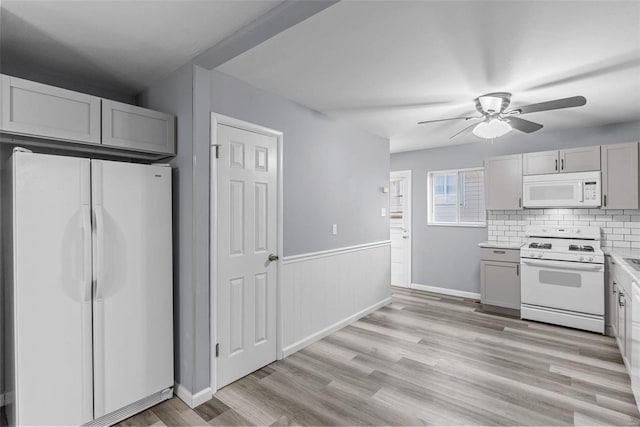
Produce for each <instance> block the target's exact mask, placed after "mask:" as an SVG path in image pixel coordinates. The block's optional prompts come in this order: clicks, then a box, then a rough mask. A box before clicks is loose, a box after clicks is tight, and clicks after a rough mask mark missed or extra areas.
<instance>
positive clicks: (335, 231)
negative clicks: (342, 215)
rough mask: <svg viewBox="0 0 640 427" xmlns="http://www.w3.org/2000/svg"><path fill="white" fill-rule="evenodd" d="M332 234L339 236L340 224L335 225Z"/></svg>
mask: <svg viewBox="0 0 640 427" xmlns="http://www.w3.org/2000/svg"><path fill="white" fill-rule="evenodd" d="M331 234H333V235H334V236H335V235H337V234H338V224H333V226H332V227H331Z"/></svg>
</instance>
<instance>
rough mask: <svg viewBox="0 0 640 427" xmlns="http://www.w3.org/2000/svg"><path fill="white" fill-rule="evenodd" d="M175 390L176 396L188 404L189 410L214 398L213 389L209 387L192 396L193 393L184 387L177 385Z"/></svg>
mask: <svg viewBox="0 0 640 427" xmlns="http://www.w3.org/2000/svg"><path fill="white" fill-rule="evenodd" d="M173 390H174V393H175V394H176V396H178V397H179V398H180V400H182V401H183V402H184V403H186V404H187V406H189V408H195V407H196V406H200V405H202V404H203V403H204V402H206V401H207V400H209V399H211V398H212V397H213V390H211V387H207V388H205V389H204V390H201V391H199V392H197V393H196V394H191V392H190V391H189V390H187V389H186V388H185V387H184V386H183V385H181V384H178V383H175V386H174V387H173Z"/></svg>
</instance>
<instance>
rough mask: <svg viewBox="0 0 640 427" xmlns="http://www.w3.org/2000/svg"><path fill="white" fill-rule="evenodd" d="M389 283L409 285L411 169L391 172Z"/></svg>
mask: <svg viewBox="0 0 640 427" xmlns="http://www.w3.org/2000/svg"><path fill="white" fill-rule="evenodd" d="M389 189H390V190H389V197H390V211H389V224H390V226H391V232H390V235H391V284H392V285H394V286H404V287H407V288H408V287H410V286H411V171H410V170H409V171H396V172H391V183H390V187H389Z"/></svg>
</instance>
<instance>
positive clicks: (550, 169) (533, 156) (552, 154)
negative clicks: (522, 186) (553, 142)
mask: <svg viewBox="0 0 640 427" xmlns="http://www.w3.org/2000/svg"><path fill="white" fill-rule="evenodd" d="M558 160H559V159H558V150H553V151H540V152H538V153H524V154H523V161H522V162H523V175H541V174H545V173H556V172H558V171H559V170H560V166H559V164H558V163H559V162H558Z"/></svg>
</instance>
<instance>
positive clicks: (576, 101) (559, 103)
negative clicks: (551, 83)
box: [509, 96, 587, 114]
mask: <svg viewBox="0 0 640 427" xmlns="http://www.w3.org/2000/svg"><path fill="white" fill-rule="evenodd" d="M586 103H587V99H586V98H585V97H584V96H572V97H570V98H562V99H555V100H553V101H547V102H540V103H538V104H529V105H523V106H522V107H516V108H514V109H513V110H510V111H509V112H511V111H519V112H520V114H528V113H535V112H536V111H549V110H560V109H562V108H572V107H581V106H583V105H585V104H586Z"/></svg>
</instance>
